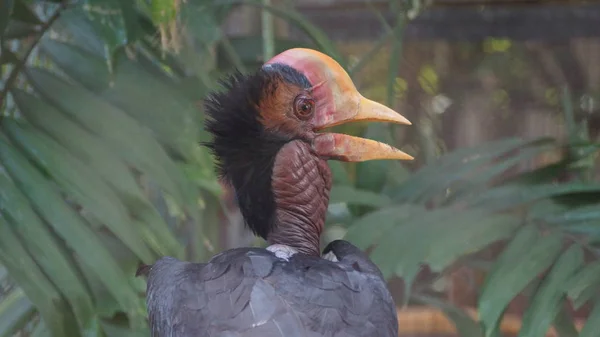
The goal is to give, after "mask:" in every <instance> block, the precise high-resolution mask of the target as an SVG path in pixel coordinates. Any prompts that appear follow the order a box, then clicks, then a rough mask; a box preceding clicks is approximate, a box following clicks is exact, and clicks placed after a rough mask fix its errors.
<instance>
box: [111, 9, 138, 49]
mask: <svg viewBox="0 0 600 337" xmlns="http://www.w3.org/2000/svg"><path fill="white" fill-rule="evenodd" d="M116 2H117V3H118V4H119V6H120V7H121V16H122V20H123V25H124V28H125V34H126V37H127V43H128V44H131V43H133V42H135V41H136V40H137V39H138V36H140V35H141V33H142V27H140V23H139V18H138V12H137V9H136V3H135V2H134V1H116Z"/></svg>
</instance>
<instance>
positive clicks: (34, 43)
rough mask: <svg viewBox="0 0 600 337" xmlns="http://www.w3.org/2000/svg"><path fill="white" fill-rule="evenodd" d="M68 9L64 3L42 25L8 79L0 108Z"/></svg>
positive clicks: (1, 95)
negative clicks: (43, 41)
mask: <svg viewBox="0 0 600 337" xmlns="http://www.w3.org/2000/svg"><path fill="white" fill-rule="evenodd" d="M66 7H67V4H66V3H62V4H61V5H60V7H59V8H58V9H57V10H56V11H55V12H54V14H52V16H51V17H50V19H48V21H46V22H45V23H44V24H43V25H42V27H41V28H40V31H39V33H38V35H37V36H36V37H35V39H34V40H33V41H32V43H31V46H29V49H27V51H25V55H23V59H21V61H20V62H17V63H16V64H15V67H14V68H13V69H12V71H11V72H10V75H9V76H8V78H7V79H6V82H5V84H4V88H2V91H1V92H0V107H2V106H3V105H4V100H5V98H6V95H7V94H8V91H9V90H10V89H11V88H12V86H13V85H14V84H15V82H16V81H17V78H18V77H19V74H20V73H21V71H22V70H23V68H25V65H27V59H29V56H30V55H31V53H32V52H33V50H34V49H35V47H36V46H37V45H38V43H39V42H40V40H41V39H42V37H43V36H44V35H45V34H46V32H47V31H48V29H50V27H52V24H54V22H56V20H58V18H59V17H60V14H61V13H62V11H63V10H64V9H65V8H66ZM0 118H2V116H0ZM0 120H1V119H0Z"/></svg>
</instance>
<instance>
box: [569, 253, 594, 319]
mask: <svg viewBox="0 0 600 337" xmlns="http://www.w3.org/2000/svg"><path fill="white" fill-rule="evenodd" d="M599 284H600V261H596V262H593V263H590V264H588V265H587V266H586V267H585V268H584V269H582V270H581V271H579V272H578V273H577V274H575V275H574V276H573V277H572V278H571V279H570V280H569V281H568V282H567V284H566V285H565V288H564V290H565V291H566V292H567V295H568V296H569V297H570V298H571V300H572V302H573V307H575V309H578V308H580V307H581V306H582V305H584V304H585V303H586V302H587V301H588V300H590V299H591V298H592V297H593V296H594V295H595V294H596V291H597V289H598V285H599Z"/></svg>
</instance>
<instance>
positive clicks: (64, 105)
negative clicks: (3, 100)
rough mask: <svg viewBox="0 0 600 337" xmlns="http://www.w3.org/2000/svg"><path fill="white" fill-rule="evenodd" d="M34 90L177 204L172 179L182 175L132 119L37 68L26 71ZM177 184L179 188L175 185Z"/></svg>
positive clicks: (177, 190)
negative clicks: (100, 140)
mask: <svg viewBox="0 0 600 337" xmlns="http://www.w3.org/2000/svg"><path fill="white" fill-rule="evenodd" d="M27 74H28V78H29V80H30V82H31V84H32V85H33V86H34V88H35V89H36V90H37V91H38V92H39V93H40V94H42V96H44V98H46V99H47V100H48V101H50V102H52V103H53V104H54V105H55V106H57V107H59V108H60V109H61V111H63V112H65V113H66V114H67V115H68V116H69V117H71V118H73V119H74V120H76V121H77V122H78V123H80V124H81V125H83V126H84V127H86V128H87V129H88V130H91V131H92V132H93V133H94V134H96V135H97V136H98V137H100V138H101V139H102V140H103V141H104V142H106V144H107V145H108V146H109V147H110V149H111V151H114V153H116V154H117V155H119V157H121V158H122V159H123V160H125V161H126V162H127V163H128V164H130V165H132V166H133V167H135V168H136V169H137V170H139V171H141V172H142V173H144V174H147V175H149V176H150V177H151V178H152V179H154V180H155V181H156V182H157V183H158V184H159V185H160V186H161V188H163V189H164V190H165V191H166V192H167V193H169V194H170V195H171V196H172V197H173V198H174V199H175V200H176V202H177V203H178V204H180V205H183V204H184V203H185V197H184V192H183V191H182V190H181V189H182V188H181V187H180V186H181V185H183V184H184V183H183V178H181V182H179V184H178V183H177V182H176V181H175V180H174V179H176V178H177V177H180V176H182V173H181V172H180V171H179V169H178V168H177V167H176V166H175V165H174V163H173V162H172V161H171V159H170V158H169V157H168V155H167V154H166V153H165V151H164V149H163V148H162V147H161V146H160V144H158V143H157V142H156V140H155V139H154V138H153V137H152V135H151V134H150V133H149V132H148V131H147V130H146V129H144V128H143V127H141V126H140V125H139V124H138V123H137V122H136V121H135V120H134V119H132V118H131V117H129V116H128V115H126V114H125V113H123V111H121V110H119V109H118V108H116V107H114V106H112V105H110V104H108V103H106V102H105V101H103V100H101V99H99V98H98V97H97V96H95V95H93V94H92V93H91V92H89V91H87V90H85V89H82V88H81V87H79V86H74V85H69V84H67V83H66V82H65V81H63V80H61V79H59V78H58V77H56V76H54V75H51V74H50V73H49V72H47V71H44V70H41V69H30V70H29V71H28V72H27ZM178 185H179V186H178Z"/></svg>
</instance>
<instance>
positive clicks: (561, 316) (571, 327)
mask: <svg viewBox="0 0 600 337" xmlns="http://www.w3.org/2000/svg"><path fill="white" fill-rule="evenodd" d="M559 308H560V310H559V312H558V315H556V317H555V318H554V322H553V323H552V325H553V326H554V329H555V330H556V332H557V333H558V335H559V336H560V337H575V336H579V332H578V331H577V327H575V323H574V322H573V317H572V315H571V314H570V313H569V312H568V311H567V307H566V306H565V305H561V306H560V307H559Z"/></svg>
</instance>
